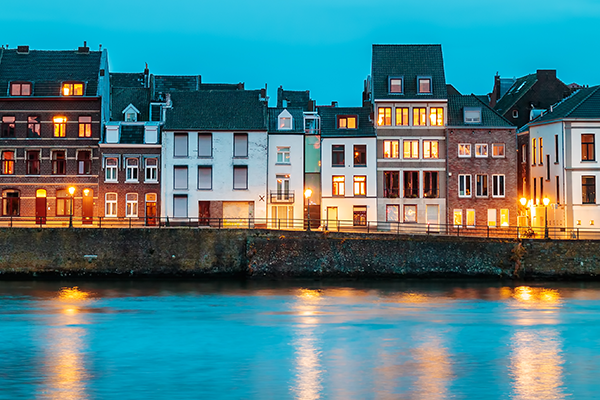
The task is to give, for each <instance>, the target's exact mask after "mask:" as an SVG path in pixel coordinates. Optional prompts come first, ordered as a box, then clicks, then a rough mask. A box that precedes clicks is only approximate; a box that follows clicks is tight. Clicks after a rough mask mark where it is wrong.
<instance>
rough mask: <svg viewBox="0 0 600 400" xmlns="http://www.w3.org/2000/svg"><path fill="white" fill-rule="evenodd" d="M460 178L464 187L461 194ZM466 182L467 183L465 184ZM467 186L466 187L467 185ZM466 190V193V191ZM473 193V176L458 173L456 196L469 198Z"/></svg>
mask: <svg viewBox="0 0 600 400" xmlns="http://www.w3.org/2000/svg"><path fill="white" fill-rule="evenodd" d="M461 180H462V181H464V182H463V183H462V186H463V187H464V190H463V194H461ZM467 182H468V185H467ZM467 186H468V187H467ZM467 190H468V193H467ZM472 195H473V178H472V176H471V174H459V175H458V197H460V198H470V197H472Z"/></svg>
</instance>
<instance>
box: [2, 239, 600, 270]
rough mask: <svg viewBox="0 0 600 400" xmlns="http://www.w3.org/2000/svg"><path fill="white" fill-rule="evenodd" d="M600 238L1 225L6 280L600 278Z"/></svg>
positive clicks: (3, 268) (3, 266) (3, 267)
mask: <svg viewBox="0 0 600 400" xmlns="http://www.w3.org/2000/svg"><path fill="white" fill-rule="evenodd" d="M598 276H600V241H590V240H580V241H575V240H572V241H567V240H564V241H561V240H548V241H544V240H523V241H517V240H511V239H495V238H491V239H484V238H468V237H448V236H425V235H400V236H396V235H384V234H357V233H331V232H330V233H323V232H290V231H273V230H260V229H253V230H242V229H227V230H226V229H223V230H214V229H186V228H165V229H85V228H75V229H60V228H59V229H50V228H44V229H32V228H5V229H0V279H12V278H34V277H35V278H44V277H49V278H54V277H121V278H139V277H152V278H170V277H172V278H180V277H198V278H220V277H223V278H238V279H239V278H242V279H246V278H248V279H264V278H267V279H287V278H316V279H319V278H409V277H418V278H446V277H462V278H492V279H512V278H515V279H595V278H596V277H598Z"/></svg>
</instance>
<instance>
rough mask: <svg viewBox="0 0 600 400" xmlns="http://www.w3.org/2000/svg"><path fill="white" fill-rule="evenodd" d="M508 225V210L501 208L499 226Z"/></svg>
mask: <svg viewBox="0 0 600 400" xmlns="http://www.w3.org/2000/svg"><path fill="white" fill-rule="evenodd" d="M508 225H509V220H508V208H502V209H500V226H503V227H505V226H508Z"/></svg>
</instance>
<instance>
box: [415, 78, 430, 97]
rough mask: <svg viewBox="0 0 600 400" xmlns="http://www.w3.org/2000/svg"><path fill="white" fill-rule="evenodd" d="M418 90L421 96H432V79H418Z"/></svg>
mask: <svg viewBox="0 0 600 400" xmlns="http://www.w3.org/2000/svg"><path fill="white" fill-rule="evenodd" d="M417 89H418V91H419V93H421V94H431V77H429V76H420V77H418V78H417Z"/></svg>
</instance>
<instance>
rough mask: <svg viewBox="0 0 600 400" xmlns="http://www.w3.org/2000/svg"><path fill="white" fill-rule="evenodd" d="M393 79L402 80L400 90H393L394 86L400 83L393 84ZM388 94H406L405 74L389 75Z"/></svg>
mask: <svg viewBox="0 0 600 400" xmlns="http://www.w3.org/2000/svg"><path fill="white" fill-rule="evenodd" d="M392 81H400V91H396V90H392V88H393V87H397V86H398V85H392ZM388 94H394V95H395V94H404V76H389V77H388Z"/></svg>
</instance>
